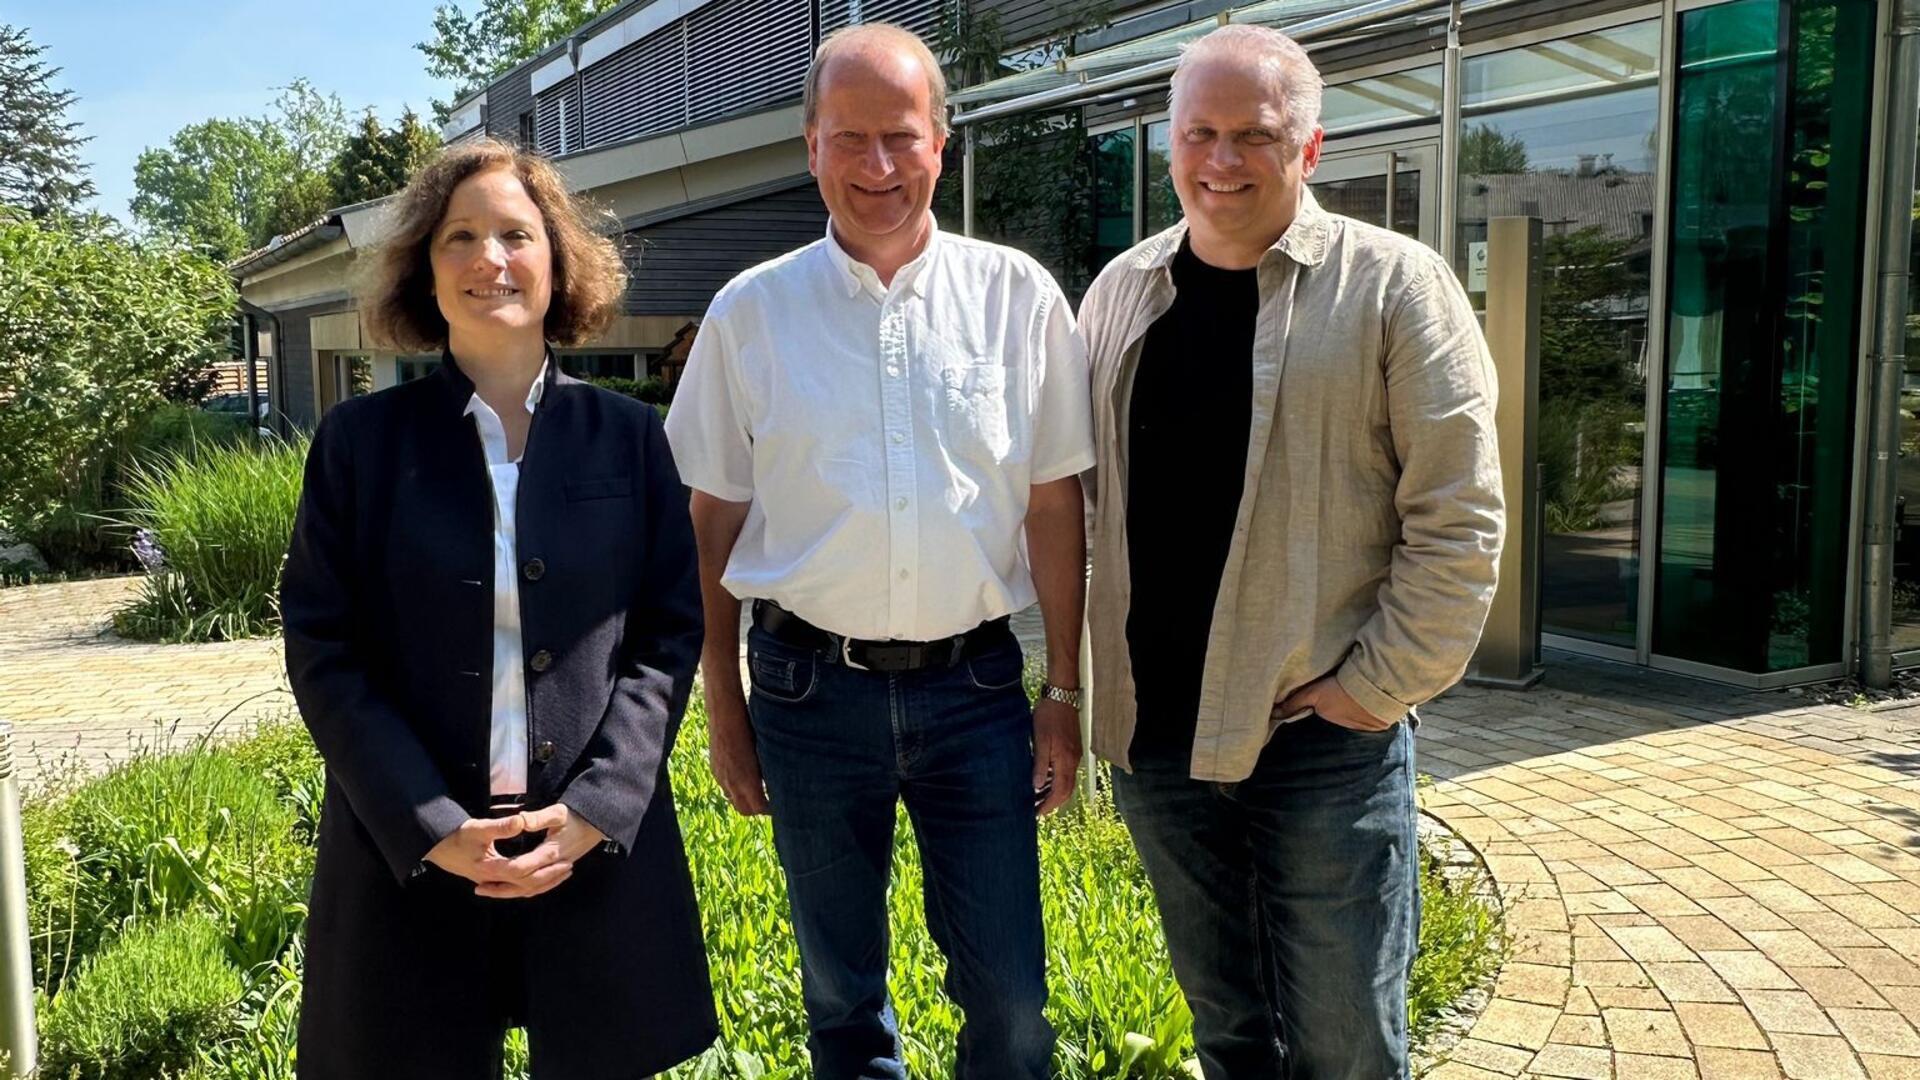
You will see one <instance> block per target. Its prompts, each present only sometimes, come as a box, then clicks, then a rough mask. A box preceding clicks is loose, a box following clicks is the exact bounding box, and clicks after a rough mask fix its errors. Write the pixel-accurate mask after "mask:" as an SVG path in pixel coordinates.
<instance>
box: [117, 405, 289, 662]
mask: <svg viewBox="0 0 1920 1080" xmlns="http://www.w3.org/2000/svg"><path fill="white" fill-rule="evenodd" d="M306 449H307V447H306V442H305V440H299V441H295V442H291V443H287V442H280V441H278V440H274V441H270V442H268V443H267V444H265V445H264V446H261V447H257V448H256V447H252V446H244V445H234V446H216V447H209V448H203V449H201V450H199V451H197V452H176V453H173V454H170V455H167V456H164V457H162V458H160V459H158V460H157V461H153V462H148V463H136V464H135V465H134V466H133V469H132V473H131V476H130V478H129V481H128V485H127V494H128V496H129V498H131V499H132V501H133V502H134V503H135V507H136V508H135V509H134V510H132V511H130V512H129V513H128V514H127V515H126V518H125V522H126V524H127V525H128V526H130V527H132V528H134V529H138V530H145V532H146V533H147V534H149V535H150V536H151V538H152V540H153V542H154V543H156V544H157V545H158V547H159V552H158V561H157V562H153V561H150V560H149V559H148V558H147V557H146V556H144V555H143V557H142V561H143V562H149V568H148V574H147V577H146V581H145V585H144V588H143V589H142V591H141V594H140V597H139V598H138V599H137V600H136V601H135V602H134V604H133V606H131V607H129V608H127V609H125V610H124V611H122V612H120V613H119V614H118V615H116V616H115V617H114V628H115V629H116V630H118V631H119V632H120V633H121V634H123V635H125V636H127V637H132V638H138V639H141V640H147V641H153V640H160V641H231V640H234V639H237V638H244V637H255V636H259V635H263V634H269V633H272V632H273V631H274V630H275V629H276V628H277V627H278V626H279V612H278V609H277V606H276V595H277V593H278V591H279V587H280V565H281V563H282V561H283V560H284V559H285V558H286V554H287V543H288V541H289V539H290V538H291V537H292V535H293V517H294V512H295V510H297V509H298V507H299V503H300V482H301V476H302V472H303V470H304V466H305V463H306Z"/></svg>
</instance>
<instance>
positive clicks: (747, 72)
mask: <svg viewBox="0 0 1920 1080" xmlns="http://www.w3.org/2000/svg"><path fill="white" fill-rule="evenodd" d="M812 54H813V5H812V4H811V3H810V2H809V0H715V2H714V3H710V4H708V5H707V6H705V7H703V8H700V9H699V10H697V11H695V12H694V13H693V14H691V15H689V16H687V56H688V71H689V73H690V74H691V75H692V79H691V81H690V82H691V85H690V86H689V88H688V95H689V98H690V101H689V103H688V110H687V112H688V117H687V118H688V121H689V122H691V123H695V124H697V123H700V122H702V121H705V120H712V119H714V118H716V117H720V116H725V115H727V114H729V113H738V112H746V111H748V110H750V109H754V108H757V107H759V106H762V105H771V104H773V103H775V102H778V101H786V100H790V99H795V98H798V97H799V96H800V84H801V82H802V81H803V80H805V78H806V75H807V61H808V59H809V58H810V57H811V56H812Z"/></svg>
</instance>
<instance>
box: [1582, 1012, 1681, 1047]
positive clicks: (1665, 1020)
mask: <svg viewBox="0 0 1920 1080" xmlns="http://www.w3.org/2000/svg"><path fill="white" fill-rule="evenodd" d="M1601 1016H1602V1017H1603V1018H1604V1019H1605V1020H1606V1024H1607V1035H1608V1036H1609V1037H1611V1038H1612V1039H1613V1047H1614V1049H1616V1050H1622V1051H1625V1052H1627V1053H1629V1054H1656V1055H1660V1054H1664V1055H1667V1056H1670V1057H1687V1056H1690V1055H1691V1054H1692V1053H1693V1051H1692V1049H1691V1048H1690V1047H1689V1046H1688V1045H1687V1038H1686V1036H1685V1035H1684V1034H1682V1033H1681V1030H1680V1021H1679V1020H1678V1019H1677V1018H1676V1017H1675V1016H1674V1015H1673V1014H1672V1013H1670V1012H1664V1011H1660V1010H1654V1009H1608V1008H1604V1007H1603V1008H1602V1009H1601Z"/></svg>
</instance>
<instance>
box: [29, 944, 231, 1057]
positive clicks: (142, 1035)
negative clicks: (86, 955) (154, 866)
mask: <svg viewBox="0 0 1920 1080" xmlns="http://www.w3.org/2000/svg"><path fill="white" fill-rule="evenodd" d="M225 944H226V942H225V934H224V933H223V932H222V930H221V928H220V927H219V925H218V924H216V923H215V922H214V921H213V920H212V919H211V918H209V917H207V916H206V915H203V914H187V915H182V916H177V917H174V918H167V919H160V920H154V921H150V922H143V923H141V924H139V925H138V926H136V927H134V928H133V929H132V930H129V931H128V932H127V933H126V935H125V936H123V937H121V938H120V939H119V940H118V941H116V942H114V943H113V944H112V945H110V946H108V948H107V949H106V950H105V951H104V952H102V953H100V954H99V955H98V956H97V957H94V958H92V959H90V960H88V961H87V962H86V963H85V964H84V965H82V967H81V968H80V969H79V971H78V972H76V973H75V975H74V977H73V979H72V980H71V981H69V982H68V984H67V986H66V987H65V988H63V989H62V990H61V991H60V993H58V994H56V995H54V997H53V998H52V1000H51V1001H50V1002H46V1003H45V1004H44V1005H43V1007H42V1016H41V1021H40V1038H41V1062H40V1075H41V1076H42V1077H45V1078H48V1080H122V1078H125V1080H153V1078H155V1077H166V1076H170V1075H178V1074H179V1073H180V1072H181V1071H182V1070H184V1069H186V1068H187V1067H188V1066H189V1065H190V1064H191V1063H192V1062H193V1060H194V1058H195V1057H196V1056H197V1054H198V1052H199V1051H200V1050H201V1048H203V1047H205V1046H207V1045H209V1044H211V1043H213V1042H215V1041H217V1040H219V1039H222V1038H225V1037H226V1036H227V1035H228V1034H229V1033H230V1032H231V1030H232V1025H233V1021H234V1015H235V1009H234V1006H235V1005H236V1003H237V1002H238V1001H239V999H240V996H241V994H242V992H243V990H244V984H243V981H242V979H241V977H240V972H239V971H237V970H235V968H234V967H233V965H232V964H231V963H229V962H228V960H227V955H226V949H225Z"/></svg>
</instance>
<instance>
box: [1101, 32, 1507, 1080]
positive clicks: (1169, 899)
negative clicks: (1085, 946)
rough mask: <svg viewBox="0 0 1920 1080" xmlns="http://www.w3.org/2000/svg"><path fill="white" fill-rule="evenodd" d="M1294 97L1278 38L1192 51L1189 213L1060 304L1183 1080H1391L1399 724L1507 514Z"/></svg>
mask: <svg viewBox="0 0 1920 1080" xmlns="http://www.w3.org/2000/svg"><path fill="white" fill-rule="evenodd" d="M1319 106H1320V78H1319V73H1318V72H1317V71H1315V70H1314V67H1313V64H1312V62H1311V61H1310V60H1309V59H1308V57H1307V55H1306V53H1305V52H1304V51H1302V50H1301V49H1300V47H1299V46H1298V45H1296V44H1295V43H1294V42H1292V41H1291V40H1290V39H1288V38H1286V37H1285V36H1284V35H1281V34H1279V33H1277V32H1275V31H1272V30H1267V29H1263V28H1258V27H1251V26H1229V27H1226V28H1223V29H1221V30H1218V31H1215V32H1214V33H1213V34H1210V35H1208V36H1207V37H1206V38H1203V39H1201V40H1200V41H1199V42H1197V43H1195V44H1194V45H1193V46H1192V47H1190V48H1189V50H1188V51H1187V53H1186V54H1185V56H1184V57H1183V58H1182V60H1181V63H1180V67H1179V70H1178V71H1177V72H1176V73H1175V75H1174V77H1173V95H1172V102H1171V109H1172V128H1173V132H1172V152H1171V163H1170V170H1171V172H1172V177H1173V182H1174V188H1175V191H1176V192H1177V193H1178V195H1179V197H1180V202H1181V207H1182V209H1183V211H1184V212H1185V220H1184V221H1182V222H1181V223H1180V224H1178V225H1175V226H1174V227H1173V228H1171V229H1169V230H1167V231H1166V232H1163V233H1161V234H1160V235H1158V236H1155V237H1152V238H1150V239H1148V240H1147V241H1145V242H1144V243H1142V244H1140V245H1138V246H1136V247H1135V248H1133V249H1132V250H1131V251H1128V252H1127V253H1126V254H1124V255H1122V256H1120V257H1119V258H1117V259H1115V260H1114V261H1113V263H1111V264H1110V265H1109V266H1108V267H1107V268H1106V269H1105V270H1104V271H1103V272H1102V273H1101V275H1100V276H1099V278H1098V279H1097V280H1096V281H1095V282H1094V284H1093V286H1092V288H1091V289H1090V290H1089V292H1088V293H1087V297H1086V300H1085V301H1084V303H1083V304H1082V307H1081V327H1082V330H1083V332H1084V333H1085V335H1086V339H1087V345H1088V351H1089V357H1090V360H1091V363H1092V365H1093V398H1094V436H1095V444H1096V453H1097V456H1098V464H1097V466H1096V468H1095V473H1096V478H1097V483H1096V484H1095V485H1094V490H1095V491H1096V492H1097V494H1098V500H1097V503H1096V506H1095V509H1094V535H1093V551H1094V574H1093V582H1092V588H1091V590H1090V595H1089V625H1090V628H1091V635H1092V646H1093V694H1094V700H1093V715H1094V747H1095V750H1096V751H1097V752H1098V753H1100V754H1101V755H1102V756H1104V757H1106V758H1107V759H1109V760H1111V761H1113V762H1114V763H1115V764H1116V765H1119V766H1120V767H1121V768H1120V769H1118V770H1116V771H1115V774H1114V788H1115V796H1116V799H1117V800H1118V802H1119V805H1120V809H1121V812H1122V814H1123V815H1124V816H1125V818H1126V820H1127V824H1128V826H1129V828H1130V830H1131V831H1132V833H1133V837H1134V842H1135V845H1136V847H1138V849H1139V851H1140V855H1141V859H1142V861H1143V862H1144V863H1145V865H1146V868H1147V871H1148V874H1149V876H1150V878H1151V879H1152V882H1153V885H1154V889H1155V892H1156V895H1157V897H1158V899H1159V903H1160V908H1161V913H1162V919H1163V923H1164V925H1165V929H1166V933H1167V939H1168V945H1169V947H1170V950H1171V952H1172V957H1173V963H1174V971H1175V974H1176V975H1177V976H1178V977H1179V980H1180V984H1181V987H1182V990H1183V991H1184V992H1185V994H1186V996H1187V1000H1188V1003H1189V1004H1190V1005H1191V1006H1192V1009H1193V1014H1194V1033H1195V1041H1196V1043H1197V1046H1198V1050H1199V1055H1200V1060H1201V1064H1202V1067H1203V1069H1204V1070H1205V1073H1206V1075H1207V1077H1208V1078H1209V1080H1241V1078H1251V1077H1278V1076H1291V1077H1300V1078H1312V1080H1319V1078H1326V1077H1351V1078H1354V1080H1363V1078H1364V1080H1379V1078H1381V1077H1386V1076H1405V1075H1407V1073H1408V1063H1407V1044H1406V1037H1407V1033H1406V978H1407V973H1408V969H1409V967H1410V965H1411V963H1412V958H1413V951H1414V947H1415V944H1416V939H1417V937H1418V922H1419V915H1418V911H1419V898H1418V875H1417V867H1418V859H1417V856H1416V853H1415V833H1414V822H1415V808H1414V798H1413V776H1414V774H1413V732H1412V728H1411V725H1410V722H1409V721H1410V718H1411V716H1412V712H1413V709H1414V707H1415V706H1417V705H1419V704H1420V703H1422V702H1424V701H1426V700H1428V699H1430V698H1432V697H1433V696H1435V695H1436V694H1438V693H1440V692H1441V691H1443V690H1445V689H1446V688H1447V687H1448V686H1449V685H1451V684H1452V683H1453V682H1454V681H1455V680H1457V679H1458V678H1459V677H1460V674H1461V673H1462V671H1463V670H1464V669H1465V666H1466V664H1467V661H1468V659H1469V657H1470V656H1471V654H1472V652H1473V649H1474V647H1475V645H1476V644H1477V642H1478V639H1479V635H1480V630H1481V627H1482V625H1483V623H1484V622H1485V619H1486V613H1487V608H1488V605H1489V603H1490V602H1491V600H1492V597H1493V591H1494V573H1495V565H1496V560H1497V557H1498V554H1499V549H1500V544H1501V540H1502V535H1503V532H1504V524H1505V517H1504V510H1503V507H1502V504H1501V497H1500V477H1499V466H1498V458H1497V455H1496V449H1495V443H1494V426H1493V407H1494V375H1493V370H1492V365H1491V362H1490V360H1489V358H1488V356H1487V352H1486V346H1485V344H1484V342H1483V340H1482V337H1481V334H1480V330H1479V327H1478V325H1477V323H1476V321H1475V319H1474V315H1473V312H1472V310H1471V308H1470V307H1469V306H1468V303H1467V300H1466V296H1465V294H1464V292H1463V291H1462V290H1461V288H1460V286H1459V284H1458V282H1457V281H1456V280H1455V278H1454V276H1453V274H1452V271H1451V270H1450V269H1449V268H1448V267H1447V266H1446V264H1445V263H1444V262H1443V261H1442V260H1441V259H1440V258H1439V257H1438V256H1437V255H1435V254H1434V253H1433V252H1432V251H1431V250H1429V249H1427V248H1425V247H1423V246H1421V245H1419V244H1417V243H1415V242H1414V241H1412V240H1408V239H1406V238H1403V237H1400V236H1397V235H1395V234H1393V233H1390V232H1387V231H1385V230H1382V229H1376V228H1373V227H1371V226H1368V225H1365V224H1362V223H1360V222H1357V221H1353V220H1350V219H1348V218H1344V217H1340V216H1337V215H1334V214H1330V213H1327V212H1326V211H1324V210H1322V209H1321V208H1320V207H1319V206H1318V205H1317V204H1316V203H1315V201H1314V199H1313V197H1312V195H1311V194H1310V193H1308V192H1307V190H1306V186H1305V185H1306V180H1307V177H1309V176H1310V175H1311V174H1312V172H1313V169H1314V166H1315V165H1316V164H1317V162H1318V160H1319V156H1320V145H1321V139H1322V133H1321V130H1320V127H1319V124H1318V115H1319Z"/></svg>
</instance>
